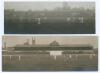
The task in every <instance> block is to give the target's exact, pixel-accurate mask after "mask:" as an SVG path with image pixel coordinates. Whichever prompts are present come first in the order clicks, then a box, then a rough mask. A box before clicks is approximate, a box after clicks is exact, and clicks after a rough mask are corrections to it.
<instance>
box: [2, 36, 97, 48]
mask: <svg viewBox="0 0 100 73" xmlns="http://www.w3.org/2000/svg"><path fill="white" fill-rule="evenodd" d="M33 37H34V36H33ZM35 38H36V44H37V45H41V44H42V45H49V44H50V43H51V42H53V41H57V42H58V43H59V45H92V46H93V47H94V48H98V37H96V36H36V37H35ZM27 39H28V40H29V44H32V36H3V46H4V42H6V46H7V47H13V46H15V45H21V44H24V43H25V42H26V41H27Z"/></svg>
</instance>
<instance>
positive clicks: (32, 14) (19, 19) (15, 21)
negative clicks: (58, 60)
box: [4, 1, 95, 34]
mask: <svg viewBox="0 0 100 73" xmlns="http://www.w3.org/2000/svg"><path fill="white" fill-rule="evenodd" d="M4 33H5V34H95V2H87V1H86V2H85V1H84V2H80V1H76V2H74V1H62V2H59V1H55V2H54V1H50V2H49V1H37V2H36V1H29V2H25V1H8V2H7V1H5V2H4Z"/></svg>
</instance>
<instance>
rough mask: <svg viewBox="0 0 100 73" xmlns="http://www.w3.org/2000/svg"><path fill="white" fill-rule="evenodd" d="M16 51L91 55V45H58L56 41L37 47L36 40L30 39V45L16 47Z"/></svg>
mask: <svg viewBox="0 0 100 73" xmlns="http://www.w3.org/2000/svg"><path fill="white" fill-rule="evenodd" d="M14 50H16V51H64V52H63V53H84V52H85V53H93V46H91V45H60V44H59V43H58V42H57V41H53V42H51V43H50V44H48V45H37V44H36V40H35V38H34V40H33V38H32V44H31V45H30V44H29V43H28V41H27V44H23V45H17V46H15V47H14Z"/></svg>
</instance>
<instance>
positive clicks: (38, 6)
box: [4, 2, 95, 11]
mask: <svg viewBox="0 0 100 73" xmlns="http://www.w3.org/2000/svg"><path fill="white" fill-rule="evenodd" d="M63 4H64V2H5V3H4V6H5V7H4V8H5V9H15V10H24V11H25V10H44V9H48V10H52V9H54V8H55V7H62V6H63ZM67 4H68V5H70V6H71V7H79V6H80V7H85V8H92V7H94V6H95V3H94V2H67Z"/></svg>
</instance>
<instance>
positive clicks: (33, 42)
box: [32, 37, 35, 45]
mask: <svg viewBox="0 0 100 73" xmlns="http://www.w3.org/2000/svg"><path fill="white" fill-rule="evenodd" d="M32 45H35V37H34V39H33V37H32Z"/></svg>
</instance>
